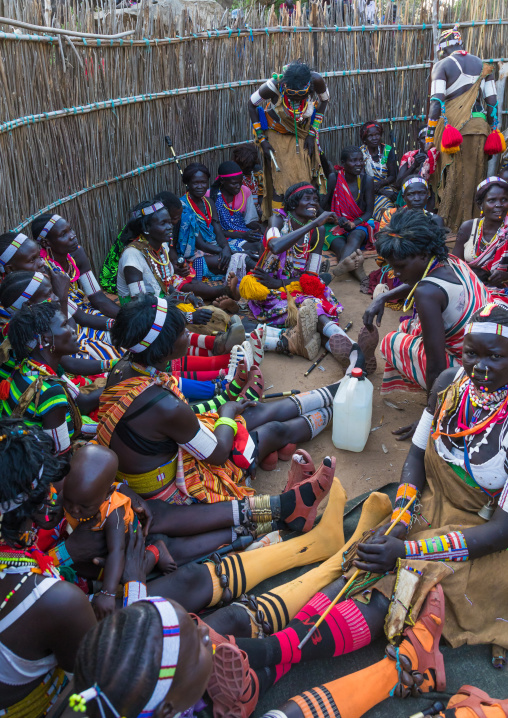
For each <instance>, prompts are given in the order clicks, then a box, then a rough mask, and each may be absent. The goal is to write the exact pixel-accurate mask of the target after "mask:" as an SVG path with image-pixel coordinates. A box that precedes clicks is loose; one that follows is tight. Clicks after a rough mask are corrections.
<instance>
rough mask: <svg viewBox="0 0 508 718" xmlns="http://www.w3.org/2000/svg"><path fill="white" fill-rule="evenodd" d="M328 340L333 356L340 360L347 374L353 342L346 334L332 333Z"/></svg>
mask: <svg viewBox="0 0 508 718" xmlns="http://www.w3.org/2000/svg"><path fill="white" fill-rule="evenodd" d="M328 342H329V346H330V352H331V353H332V356H333V358H334V359H335V360H336V361H338V362H339V364H340V365H341V367H342V371H343V372H344V374H345V373H346V371H347V369H348V367H349V355H350V354H351V349H352V348H353V342H352V341H351V339H350V338H349V337H346V336H345V335H344V334H332V336H331V337H330V339H329V340H328Z"/></svg>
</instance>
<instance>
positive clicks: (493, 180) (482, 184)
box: [476, 176, 508, 194]
mask: <svg viewBox="0 0 508 718" xmlns="http://www.w3.org/2000/svg"><path fill="white" fill-rule="evenodd" d="M488 184H500V185H502V186H503V187H506V188H507V189H508V182H507V181H506V180H504V179H503V178H502V177H496V176H493V177H487V179H484V180H482V181H481V182H480V184H479V185H478V187H477V188H476V193H477V194H478V192H479V191H480V190H481V189H483V188H484V187H486V186H487V185H488Z"/></svg>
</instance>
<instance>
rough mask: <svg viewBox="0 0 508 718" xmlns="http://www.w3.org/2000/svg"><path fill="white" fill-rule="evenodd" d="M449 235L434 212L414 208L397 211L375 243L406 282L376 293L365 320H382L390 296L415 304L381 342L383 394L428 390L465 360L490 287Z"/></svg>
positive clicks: (369, 323)
mask: <svg viewBox="0 0 508 718" xmlns="http://www.w3.org/2000/svg"><path fill="white" fill-rule="evenodd" d="M445 238H446V232H445V230H444V229H443V228H442V227H439V226H438V225H437V224H436V222H435V220H434V219H433V218H432V217H429V216H428V215H426V214H425V213H424V212H422V211H421V210H415V209H406V210H404V211H403V212H397V213H396V214H395V215H394V216H393V217H392V220H391V222H390V224H389V225H387V226H386V227H385V228H384V229H382V230H380V232H379V233H378V238H377V241H376V249H377V251H378V253H379V254H380V256H381V257H382V258H383V259H385V260H386V261H387V262H388V263H389V265H390V267H391V268H392V269H393V271H394V275H395V277H397V278H398V279H400V281H401V282H403V284H402V285H401V286H400V287H397V288H396V289H392V290H391V291H389V292H387V293H386V294H382V295H381V296H379V297H378V298H377V299H375V300H374V301H373V302H372V304H371V305H370V306H369V308H368V309H367V311H366V312H365V314H364V317H363V321H364V323H365V325H366V326H372V323H373V320H374V318H376V317H377V325H378V326H380V324H381V318H382V316H383V312H384V307H385V302H386V301H390V300H391V299H404V300H405V301H404V307H403V311H404V312H405V313H407V312H408V311H410V310H411V309H413V317H412V318H411V319H407V318H406V319H404V320H403V321H402V323H401V325H400V327H399V329H398V331H396V332H389V333H388V334H387V335H386V336H385V337H384V339H383V340H382V342H381V347H380V349H381V354H382V356H383V358H384V359H385V360H386V367H385V371H384V376H383V384H382V387H381V393H383V394H386V393H389V392H391V391H396V390H401V391H420V390H421V389H425V390H426V391H427V394H429V393H430V390H431V388H432V385H433V383H434V381H435V379H436V378H437V377H438V376H439V374H440V373H441V372H442V371H443V370H444V369H446V368H447V367H453V366H460V363H461V356H462V342H463V339H464V329H465V326H466V324H467V323H468V321H469V320H470V318H471V316H472V315H473V314H474V312H475V311H476V310H477V309H479V308H480V307H481V306H483V305H484V304H486V303H487V302H488V301H489V298H490V295H489V292H488V290H487V289H486V288H485V286H484V285H483V284H482V283H481V282H480V281H479V279H478V278H477V277H476V275H475V274H474V273H473V272H472V270H471V269H469V267H468V266H467V264H466V263H465V262H463V261H462V260H460V259H457V258H456V257H454V256H452V255H448V249H447V247H446V245H445Z"/></svg>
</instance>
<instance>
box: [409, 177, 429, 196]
mask: <svg viewBox="0 0 508 718" xmlns="http://www.w3.org/2000/svg"><path fill="white" fill-rule="evenodd" d="M410 184H424V185H425V187H427V189H428V188H429V185H428V183H427V180H424V179H423V177H410V178H409V179H408V180H406V181H405V182H404V184H403V185H402V194H404V192H405V191H406V188H407V187H409V185H410Z"/></svg>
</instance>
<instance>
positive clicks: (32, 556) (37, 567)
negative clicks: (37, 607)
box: [0, 543, 60, 611]
mask: <svg viewBox="0 0 508 718" xmlns="http://www.w3.org/2000/svg"><path fill="white" fill-rule="evenodd" d="M2 573H4V574H7V573H23V574H24V576H23V578H22V579H21V580H20V581H19V583H18V584H17V586H15V587H14V588H13V589H12V591H9V593H8V594H7V595H6V597H5V598H4V600H3V601H2V602H1V603H0V611H1V610H2V609H3V608H5V606H6V605H7V604H8V603H9V601H10V600H11V598H12V597H13V596H14V594H15V593H16V592H17V591H19V589H20V588H21V586H22V585H23V584H24V583H25V581H27V580H28V578H29V577H30V575H31V574H32V573H35V574H39V575H41V574H42V575H48V576H53V577H54V578H60V574H59V572H58V570H57V569H56V568H55V566H54V565H53V560H52V559H51V558H50V557H49V556H46V555H45V554H43V553H42V552H41V551H38V550H37V549H32V550H28V551H27V550H23V549H14V548H11V547H10V546H8V545H7V544H2V543H0V574H2Z"/></svg>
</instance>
